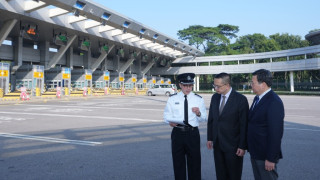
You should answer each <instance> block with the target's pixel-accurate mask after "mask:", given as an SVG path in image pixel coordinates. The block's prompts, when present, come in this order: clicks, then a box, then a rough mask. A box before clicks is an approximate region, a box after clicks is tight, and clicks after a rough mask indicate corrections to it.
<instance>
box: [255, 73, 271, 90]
mask: <svg viewBox="0 0 320 180" xmlns="http://www.w3.org/2000/svg"><path fill="white" fill-rule="evenodd" d="M252 75H253V76H257V80H258V82H259V83H263V82H265V83H266V84H267V86H268V87H271V86H272V74H271V72H270V71H269V70H266V69H259V70H256V71H255V72H253V73H252Z"/></svg>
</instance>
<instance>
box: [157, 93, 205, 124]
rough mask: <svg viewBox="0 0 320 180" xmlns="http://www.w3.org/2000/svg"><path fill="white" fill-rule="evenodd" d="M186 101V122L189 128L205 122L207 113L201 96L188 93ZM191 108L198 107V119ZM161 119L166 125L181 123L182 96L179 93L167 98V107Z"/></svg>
mask: <svg viewBox="0 0 320 180" xmlns="http://www.w3.org/2000/svg"><path fill="white" fill-rule="evenodd" d="M187 99H188V122H189V124H190V125H191V126H193V127H197V126H199V122H200V121H207V112H206V106H205V104H204V100H203V98H202V97H201V96H199V95H197V94H195V93H193V92H190V93H189V94H188V95H187ZM193 107H198V108H199V110H200V113H201V115H200V117H198V116H197V115H196V114H195V113H194V112H192V108H193ZM163 119H164V121H165V122H166V123H169V122H172V121H174V122H181V124H183V121H184V94H183V92H182V91H181V92H179V93H177V94H173V95H172V96H170V97H169V99H168V101H167V105H166V107H165V109H164V113H163Z"/></svg>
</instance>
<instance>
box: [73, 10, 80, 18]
mask: <svg viewBox="0 0 320 180" xmlns="http://www.w3.org/2000/svg"><path fill="white" fill-rule="evenodd" d="M73 15H75V16H77V17H79V15H80V11H79V9H75V10H74V11H73Z"/></svg>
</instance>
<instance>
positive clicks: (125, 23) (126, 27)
mask: <svg viewBox="0 0 320 180" xmlns="http://www.w3.org/2000/svg"><path fill="white" fill-rule="evenodd" d="M129 25H130V22H128V21H125V22H124V23H123V24H122V27H123V29H122V32H123V33H127V29H128V27H129Z"/></svg>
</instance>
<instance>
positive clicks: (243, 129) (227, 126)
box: [207, 73, 249, 180]
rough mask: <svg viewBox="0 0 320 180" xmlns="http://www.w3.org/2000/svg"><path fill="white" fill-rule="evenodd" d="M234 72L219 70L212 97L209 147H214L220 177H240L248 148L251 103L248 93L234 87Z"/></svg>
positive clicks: (237, 179) (228, 179)
mask: <svg viewBox="0 0 320 180" xmlns="http://www.w3.org/2000/svg"><path fill="white" fill-rule="evenodd" d="M230 80H231V76H230V75H229V74H227V73H220V74H217V75H216V76H215V78H214V84H213V87H214V89H215V90H216V92H217V93H215V94H214V95H213V96H212V98H211V103H210V110H209V118H208V133H207V136H208V137H207V138H208V142H207V147H208V149H212V148H213V149H214V162H215V168H216V176H217V179H218V180H240V179H241V175H242V167H243V156H244V154H245V150H246V148H247V140H246V137H247V126H248V111H249V104H248V100H247V98H246V97H245V96H243V95H241V94H239V93H238V92H236V91H235V90H233V89H232V87H231V85H230Z"/></svg>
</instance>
